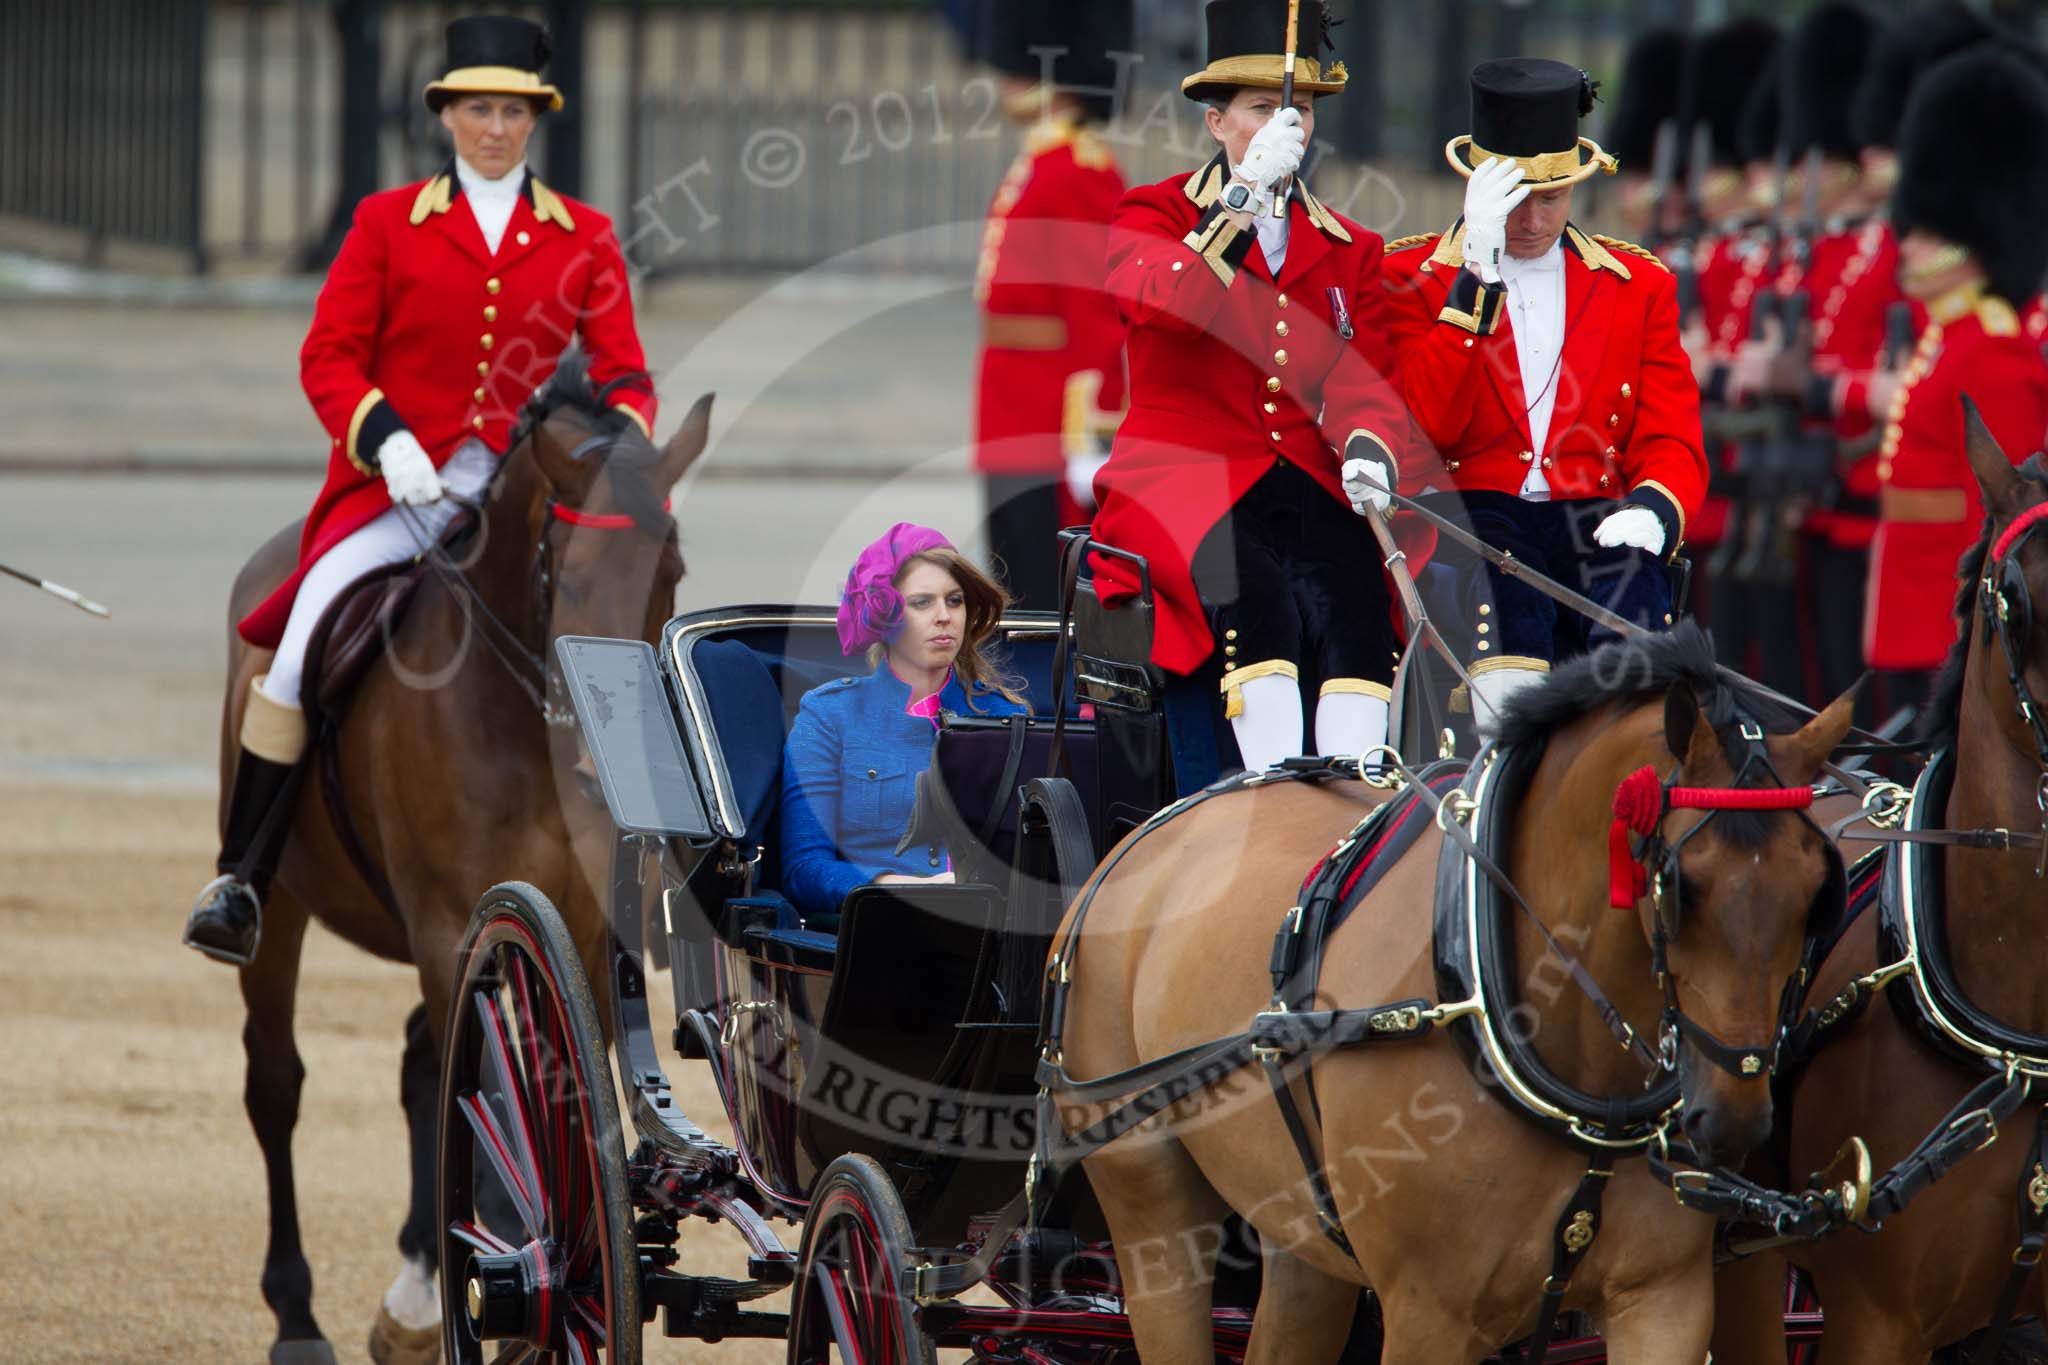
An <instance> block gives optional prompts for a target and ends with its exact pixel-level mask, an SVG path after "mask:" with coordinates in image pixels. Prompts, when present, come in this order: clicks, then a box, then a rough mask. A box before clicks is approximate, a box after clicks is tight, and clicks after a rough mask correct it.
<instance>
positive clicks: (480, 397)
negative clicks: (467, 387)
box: [473, 389, 484, 403]
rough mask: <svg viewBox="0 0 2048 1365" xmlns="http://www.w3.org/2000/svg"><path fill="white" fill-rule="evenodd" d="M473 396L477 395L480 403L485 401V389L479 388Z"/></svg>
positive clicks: (476, 397)
mask: <svg viewBox="0 0 2048 1365" xmlns="http://www.w3.org/2000/svg"><path fill="white" fill-rule="evenodd" d="M473 397H475V399H476V401H477V402H479V403H481V402H483V401H484V391H483V390H482V389H478V390H477V391H476V393H475V394H474V395H473Z"/></svg>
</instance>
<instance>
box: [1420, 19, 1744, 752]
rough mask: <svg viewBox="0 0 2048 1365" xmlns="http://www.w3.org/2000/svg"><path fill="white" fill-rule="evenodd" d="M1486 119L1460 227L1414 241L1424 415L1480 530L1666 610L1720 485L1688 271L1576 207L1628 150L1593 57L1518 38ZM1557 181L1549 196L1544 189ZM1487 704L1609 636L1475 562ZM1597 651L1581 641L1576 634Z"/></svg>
mask: <svg viewBox="0 0 2048 1365" xmlns="http://www.w3.org/2000/svg"><path fill="white" fill-rule="evenodd" d="M1472 88H1473V101H1472V105H1473V132H1472V134H1471V135H1470V136H1467V137H1460V138H1457V139H1454V140H1453V141H1452V143H1451V145H1450V147H1449V148H1448V149H1447V153H1448V156H1449V158H1450V160H1451V163H1452V165H1453V166H1454V167H1455V168H1457V169H1458V170H1459V172H1460V173H1461V174H1464V175H1466V176H1468V177H1469V181H1470V183H1469V184H1468V186H1467V191H1466V199H1465V214H1464V216H1463V218H1461V219H1460V221H1459V222H1458V223H1457V224H1456V225H1454V226H1453V228H1452V229H1451V230H1450V231H1448V232H1445V233H1442V234H1439V235H1435V236H1428V237H1423V238H1419V239H1409V240H1407V241H1404V242H1398V243H1395V246H1394V249H1393V250H1392V251H1391V252H1390V254H1389V255H1388V257H1387V272H1386V282H1387V288H1388V290H1389V291H1390V300H1391V301H1390V308H1389V317H1388V321H1389V325H1390V326H1391V327H1392V329H1393V334H1394V339H1395V346H1396V349H1397V353H1398V354H1397V367H1398V372H1399V374H1400V378H1401V385H1402V390H1403V392H1404V394H1405V395H1406V398H1407V403H1408V409H1409V412H1410V414H1411V416H1412V417H1413V420H1414V422H1415V425H1416V426H1417V427H1418V428H1419V429H1420V431H1421V433H1422V435H1423V436H1424V437H1425V438H1426V439H1427V440H1428V442H1429V443H1431V444H1432V445H1434V447H1435V449H1436V452H1437V455H1438V457H1439V458H1440V459H1441V461H1442V466H1443V470H1444V473H1445V474H1446V475H1447V476H1448V478H1449V481H1450V482H1451V483H1453V484H1454V485H1455V486H1456V488H1457V489H1458V491H1459V493H1460V495H1461V497H1460V499H1459V500H1458V501H1459V503H1460V504H1461V505H1459V506H1457V507H1455V508H1447V509H1446V510H1447V511H1449V512H1452V513H1453V514H1457V515H1463V516H1464V517H1466V518H1468V519H1469V521H1470V524H1471V526H1472V529H1473V531H1474V532H1475V533H1476V534H1478V535H1479V536H1480V537H1481V538H1482V539H1484V540H1486V541H1488V542H1489V543H1490V544H1492V545H1493V546H1495V547H1496V548H1498V549H1503V550H1507V551H1509V552H1511V553H1513V554H1514V555H1515V556H1516V557H1517V558H1519V559H1521V560H1522V561H1523V562H1525V563H1529V564H1531V565H1533V566H1535V567H1536V568H1537V569H1538V570H1539V571H1540V572H1543V573H1545V574H1548V575H1549V576H1551V577H1552V578H1556V579H1560V580H1562V581H1564V582H1566V583H1568V584H1570V585H1572V586H1574V587H1576V588H1577V589H1578V590H1579V591H1581V592H1584V593H1586V594H1587V595H1588V596H1591V597H1593V598H1595V599H1596V600H1599V601H1601V602H1602V603H1603V604H1604V605H1606V606H1607V607H1608V608H1610V609H1611V610H1613V611H1615V612H1617V613H1619V614H1621V615H1623V616H1625V617H1627V618H1629V619H1631V620H1634V621H1636V623H1637V624H1639V625H1643V626H1646V627H1651V628H1662V627H1663V626H1665V625H1667V624H1669V618H1670V614H1671V611H1672V603H1671V591H1670V584H1669V581H1668V578H1667V576H1666V574H1665V572H1664V570H1663V568H1662V564H1663V562H1664V561H1665V560H1668V559H1669V558H1670V557H1671V556H1672V555H1675V554H1676V553H1677V551H1678V548H1679V544H1680V542H1681V541H1682V540H1683V539H1684V536H1685V530H1686V525H1687V522H1688V519H1689V518H1690V517H1691V516H1692V515H1693V514H1694V513H1695V512H1696V511H1697V510H1698V508H1699V505H1700V501H1701V499H1702V498H1703V497H1704V496H1705V494H1706V483H1707V466H1706V458H1705V456H1704V455H1703V453H1702V451H1701V436H1700V410H1699V389H1698V386H1697V384H1696V383H1695V382H1694V379H1693V375H1692V366H1691V361H1690V360H1689V358H1688V357H1687V355H1686V353H1685V349H1684V347H1683V345H1682V344H1681V343H1680V341H1679V335H1678V292H1677V284H1676V281H1675V280H1673V278H1672V276H1671V273H1670V272H1669V271H1668V270H1666V269H1665V268H1664V266H1663V265H1662V263H1660V262H1659V261H1658V260H1657V259H1656V258H1655V257H1654V256H1652V255H1651V254H1650V252H1648V251H1647V250H1645V249H1643V248H1641V247H1638V246H1634V245H1632V244H1630V243H1626V242H1621V241H1618V240H1616V239H1613V238H1602V237H1597V236H1591V235H1589V234H1587V233H1585V232H1583V231H1581V230H1580V229H1579V228H1578V227H1576V226H1575V225H1573V224H1571V223H1570V222H1569V221H1568V219H1567V218H1566V216H1565V215H1566V214H1567V213H1568V212H1569V210H1570V193H1571V187H1572V186H1573V185H1575V184H1576V183H1577V182H1578V181H1580V180H1583V179H1585V178H1587V177H1588V176H1591V175H1593V174H1596V173H1597V172H1598V171H1599V170H1601V169H1602V168H1603V167H1604V166H1606V165H1608V164H1610V163H1609V161H1608V159H1607V154H1606V153H1605V152H1603V151H1601V149H1600V148H1599V147H1598V146H1597V145H1595V144H1594V143H1593V142H1592V141H1591V140H1590V139H1587V138H1582V137H1580V136H1579V135H1578V128H1579V119H1580V118H1581V117H1582V116H1583V114H1584V113H1585V112H1586V111H1587V110H1588V109H1589V108H1590V107H1591V103H1592V92H1591V83H1590V81H1589V80H1588V79H1587V77H1586V76H1585V73H1583V72H1582V71H1580V70H1579V69H1578V68H1576V67H1572V66H1567V65H1565V64H1564V63H1562V62H1552V61H1545V60H1541V59H1535V58H1521V57H1517V58H1508V59H1504V60H1500V61H1492V62H1484V63H1481V64H1480V65H1479V66H1478V67H1477V68H1475V69H1474V71H1473V73H1472ZM1538 194H1540V195H1542V196H1543V197H1541V198H1534V199H1532V196H1534V195H1538ZM1459 581H1460V587H1459V602H1460V606H1461V610H1462V612H1463V614H1464V616H1465V619H1466V621H1467V623H1468V625H1469V626H1470V629H1471V631H1472V637H1471V649H1472V659H1473V663H1472V678H1473V690H1474V693H1475V695H1474V697H1473V711H1474V716H1475V720H1476V721H1477V723H1478V725H1479V727H1480V729H1481V731H1482V733H1486V732H1490V730H1491V727H1492V725H1493V723H1494V718H1495V717H1496V716H1497V715H1498V712H1499V710H1500V707H1501V706H1502V705H1503V704H1504V703H1505V701H1506V699H1507V697H1508V695H1510V694H1511V693H1512V692H1513V691H1515V690H1518V689H1519V688H1521V687H1524V686H1527V685H1529V684H1530V683H1532V682H1534V681H1536V680H1537V679H1539V678H1540V677H1541V676H1542V674H1543V673H1544V672H1546V671H1548V669H1549V667H1550V665H1551V662H1552V658H1553V653H1554V651H1555V644H1554V641H1555V640H1556V639H1557V638H1559V636H1560V635H1563V636H1564V637H1565V638H1568V639H1575V643H1576V645H1577V647H1580V648H1583V647H1590V646H1591V645H1593V644H1597V643H1599V642H1600V641H1601V640H1603V639H1605V638H1607V637H1606V636H1605V635H1602V634H1600V633H1599V632H1597V631H1592V630H1589V629H1587V628H1586V627H1585V626H1584V625H1583V624H1582V623H1580V622H1579V621H1578V620H1577V619H1576V618H1560V616H1559V613H1558V609H1557V607H1556V605H1555V604H1554V603H1553V602H1552V601H1551V600H1550V599H1549V598H1547V597H1544V596H1542V595H1541V594H1540V593H1537V592H1535V591H1534V590H1533V589H1531V588H1529V587H1528V586H1527V584H1525V583H1523V582H1522V581H1521V580H1520V579H1519V578H1516V577H1514V576H1511V575H1507V574H1503V573H1500V572H1499V571H1497V570H1495V569H1493V568H1491V567H1490V566H1488V565H1486V564H1484V563H1483V562H1482V561H1479V560H1476V559H1474V560H1470V561H1468V562H1465V563H1463V564H1462V565H1461V566H1460V580H1459ZM1574 652H1576V651H1574Z"/></svg>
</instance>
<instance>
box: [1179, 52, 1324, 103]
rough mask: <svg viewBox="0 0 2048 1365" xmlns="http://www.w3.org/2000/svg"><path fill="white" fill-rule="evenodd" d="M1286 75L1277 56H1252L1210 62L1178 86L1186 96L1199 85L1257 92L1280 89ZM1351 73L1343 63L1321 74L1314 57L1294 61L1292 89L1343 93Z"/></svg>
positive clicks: (1315, 92)
mask: <svg viewBox="0 0 2048 1365" xmlns="http://www.w3.org/2000/svg"><path fill="white" fill-rule="evenodd" d="M1286 75H1287V59H1286V58H1285V57H1283V56H1281V55H1280V54H1279V53H1277V52H1271V53H1253V54H1251V55H1249V56H1243V57H1224V58H1221V59H1219V60H1217V61H1213V62H1210V63H1209V65H1208V66H1207V67H1205V68H1204V69H1202V70H1200V71H1197V72H1196V73H1195V74H1194V75H1192V76H1190V77H1188V78H1187V79H1186V80H1184V81H1182V82H1181V83H1180V88H1181V93H1183V94H1185V93H1187V92H1188V91H1190V90H1192V89H1194V88H1195V87H1196V86H1198V85H1249V86H1255V87H1258V88H1261V89H1263V88H1266V87H1271V88H1272V89H1275V90H1277V89H1279V88H1280V83H1281V81H1282V80H1284V79H1285V77H1286ZM1350 79H1351V73H1350V71H1349V70H1347V69H1346V68H1345V66H1344V63H1342V62H1332V63H1331V64H1330V70H1329V73H1328V74H1327V75H1326V74H1324V72H1323V64H1322V63H1321V62H1319V61H1317V60H1316V59H1315V58H1314V57H1297V58H1295V61H1294V85H1295V88H1296V89H1297V90H1307V91H1309V92H1311V93H1313V94H1335V93H1336V92H1337V91H1339V90H1342V89H1343V88H1344V85H1345V83H1346V82H1347V81H1349V80H1350Z"/></svg>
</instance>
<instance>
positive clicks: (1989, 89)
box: [1863, 43, 2048, 701]
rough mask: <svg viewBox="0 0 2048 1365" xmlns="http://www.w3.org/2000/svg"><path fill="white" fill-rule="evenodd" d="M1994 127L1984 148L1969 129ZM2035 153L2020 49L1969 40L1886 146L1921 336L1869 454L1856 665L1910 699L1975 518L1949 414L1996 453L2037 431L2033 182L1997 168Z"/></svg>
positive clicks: (2039, 131) (2040, 153) (2037, 80)
mask: <svg viewBox="0 0 2048 1365" xmlns="http://www.w3.org/2000/svg"><path fill="white" fill-rule="evenodd" d="M1987 128H1996V129H1997V130H1998V136H1997V138H1996V139H1994V140H1991V141H1987V140H1986V139H1985V138H1984V130H1985V129H1987ZM2043 158H2048V82H2044V81H2043V80H2042V79H2041V77H2040V75H2039V74H2038V73H2037V72H2036V71H2035V70H2034V69H2033V67H2032V66H2031V64H2030V63H2029V62H2028V61H2027V60H2026V59H2025V58H2024V57H2022V56H2021V55H2019V54H2018V53H2015V52H2013V51H2010V50H2005V49H2003V47H2002V45H1999V44H1989V43H1985V44H1978V45H1977V46H1975V47H1972V48H1969V49H1967V50H1966V51H1964V52H1962V53H1961V54H1959V55H1956V56H1952V57H1950V58H1948V59H1947V60H1946V61H1943V62H1941V63H1940V64H1938V65H1936V66H1935V67H1933V68H1932V69H1930V70H1929V71H1928V72H1927V73H1926V75H1925V76H1924V77H1923V78H1922V79H1921V80H1920V81H1919V82H1918V84H1917V86H1916V89H1915V91H1914V94H1913V98H1912V102H1911V103H1910V104H1909V105H1908V106H1907V110H1906V114H1905V118H1904V122H1903V124H1902V126H1901V132H1900V136H1899V184H1898V190H1897V193H1896V194H1895V196H1894V197H1893V200H1892V227H1893V229H1894V230H1895V231H1896V232H1897V233H1898V236H1899V261H1900V270H1899V279H1900V283H1901V284H1902V285H1903V287H1904V288H1905V291H1906V293H1907V294H1908V295H1910V296H1912V297H1913V298H1914V299H1915V300H1917V301H1918V302H1920V303H1922V304H1924V305H1925V306H1926V309H1927V316H1928V326H1927V330H1926V331H1925V332H1924V333H1923V334H1922V335H1921V338H1920V344H1919V347H1918V348H1917V349H1916V350H1915V352H1914V354H1913V359H1912V362H1911V363H1910V364H1909V365H1908V366H1907V368H1906V372H1905V374H1904V376H1903V378H1902V381H1901V383H1900V386H1899V388H1898V390H1897V393H1896V396H1895V397H1894V398H1893V400H1892V404H1891V407H1890V410H1889V413H1888V417H1889V420H1888V421H1887V422H1886V424H1885V431H1884V439H1883V444H1882V445H1880V446H1879V448H1878V456H1877V476H1878V480H1879V487H1880V491H1879V494H1878V509H1879V511H1878V524H1877V535H1876V538H1875V540H1874V541H1873V542H1872V544H1871V563H1870V579H1869V588H1868V593H1867V596H1866V599H1865V615H1864V630H1863V657H1864V659H1865V661H1866V662H1867V663H1869V665H1870V666H1871V667H1872V668H1876V669H1879V670H1883V671H1886V672H1891V673H1897V674H1904V675H1907V676H1903V677H1898V678H1894V679H1892V680H1890V681H1891V683H1892V689H1891V690H1892V692H1893V695H1894V698H1895V699H1898V700H1905V701H1911V700H1920V699H1924V698H1925V696H1926V692H1927V686H1928V682H1929V679H1930V675H1931V673H1932V671H1933V670H1934V669H1935V668H1936V667H1937V666H1939V665H1940V663H1941V662H1942V660H1943V659H1945V658H1946V657H1947V656H1948V652H1949V649H1950V647H1951V646H1952V645H1954V643H1955V639H1956V623H1955V616H1954V604H1955V594H1956V563H1957V560H1958V559H1959V558H1960V557H1961V555H1962V553H1963V552H1964V551H1965V550H1967V549H1968V548H1969V547H1970V546H1971V544H1972V543H1973V542H1974V541H1975V540H1976V539H1977V538H1978V535H1979V533H1980V531H1981V529H1982V527H1983V521H1984V508H1983V504H1982V499H1981V497H1980V494H1979V492H1978V485H1977V480H1976V479H1975V478H1974V477H1973V476H1972V474H1971V472H1970V464H1969V457H1968V453H1967V449H1966V444H1965V437H1964V421H1963V404H1962V400H1963V399H1964V398H1965V397H1967V398H1969V399H1970V400H1971V401H1973V402H1974V403H1975V404H1976V405H1977V409H1978V412H1979V414H1980V415H1981V416H1982V417H1983V419H1984V424H1985V426H1986V427H1987V428H1989V429H1990V432H1991V434H1992V435H1993V436H1994V437H1996V438H1997V440H1998V443H1999V445H2000V446H2001V447H2003V448H2004V450H2005V452H2006V454H2008V455H2009V456H2011V457H2012V458H2013V459H2015V460H2022V459H2025V458H2026V457H2027V456H2029V455H2031V454H2033V453H2034V452H2035V451H2037V450H2039V449H2040V448H2041V444H2042V441H2043V438H2044V436H2048V360H2044V359H2043V358H2042V355H2041V349H2040V346H2039V344H2038V343H2037V342H2036V341H2035V339H2034V338H2033V337H2031V336H2029V335H2028V334H2027V331H2026V328H2025V327H2024V326H2023V324H2022V322H2021V319H2020V313H2021V310H2022V309H2024V308H2026V307H2027V306H2028V304H2029V303H2030V302H2031V301H2032V300H2033V299H2034V298H2035V296H2036V295H2037V294H2038V293H2039V292H2040V288H2041V280H2042V277H2043V275H2044V273H2048V236H2044V235H2043V234H2042V232H2041V223H2042V221H2043V220H2044V219H2048V185H2044V184H2043V183H2042V182H2041V180H2040V179H2039V178H2038V177H2032V176H2023V177H2017V178H2014V177H2009V176H2007V175H2005V174H2004V173H2003V170H2002V168H2003V167H2006V166H2017V165H2037V164H2039V163H2040V161H2041V160H2042V159H2043Z"/></svg>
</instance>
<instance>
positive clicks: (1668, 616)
mask: <svg viewBox="0 0 2048 1365" xmlns="http://www.w3.org/2000/svg"><path fill="white" fill-rule="evenodd" d="M1664 624H1665V625H1667V626H1668V625H1670V624H1671V613H1670V612H1668V611H1667V612H1665V613H1664Z"/></svg>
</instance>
